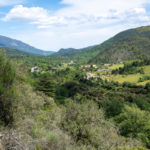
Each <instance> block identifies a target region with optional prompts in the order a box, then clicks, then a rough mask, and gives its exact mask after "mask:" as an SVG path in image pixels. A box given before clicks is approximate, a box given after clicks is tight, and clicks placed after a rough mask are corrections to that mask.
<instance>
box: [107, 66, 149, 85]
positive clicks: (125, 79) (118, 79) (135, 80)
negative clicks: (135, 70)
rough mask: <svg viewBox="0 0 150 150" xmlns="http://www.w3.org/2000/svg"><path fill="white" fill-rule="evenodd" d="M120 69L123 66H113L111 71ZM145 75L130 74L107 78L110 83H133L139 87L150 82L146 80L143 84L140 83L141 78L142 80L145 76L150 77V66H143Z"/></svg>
mask: <svg viewBox="0 0 150 150" xmlns="http://www.w3.org/2000/svg"><path fill="white" fill-rule="evenodd" d="M119 67H123V64H118V65H113V66H111V67H109V68H110V69H117V68H119ZM142 68H143V70H144V74H130V75H110V76H108V77H107V79H108V80H109V81H116V82H119V83H123V82H131V83H136V84H137V85H145V84H146V83H148V82H150V80H146V81H143V82H138V81H139V78H142V77H144V76H149V75H150V65H148V66H143V67H142Z"/></svg>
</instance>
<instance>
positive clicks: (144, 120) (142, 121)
mask: <svg viewBox="0 0 150 150" xmlns="http://www.w3.org/2000/svg"><path fill="white" fill-rule="evenodd" d="M116 122H117V123H119V125H120V133H121V135H124V136H126V137H135V138H140V139H141V140H142V141H143V142H144V143H145V144H146V145H147V146H148V147H150V113H149V112H146V111H142V110H140V109H139V108H137V106H132V107H129V106H127V105H126V106H125V109H124V110H123V112H122V113H121V114H120V115H119V116H118V117H116Z"/></svg>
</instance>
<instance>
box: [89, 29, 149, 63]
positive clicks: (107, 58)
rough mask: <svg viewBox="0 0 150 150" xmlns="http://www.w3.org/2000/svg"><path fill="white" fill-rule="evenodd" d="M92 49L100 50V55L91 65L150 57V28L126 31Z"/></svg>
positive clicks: (92, 60)
mask: <svg viewBox="0 0 150 150" xmlns="http://www.w3.org/2000/svg"><path fill="white" fill-rule="evenodd" d="M92 49H96V50H99V54H98V55H97V56H95V57H94V58H92V59H91V60H90V61H89V63H117V62H121V61H126V60H132V59H140V58H147V57H150V26H146V27H140V28H136V29H130V30H126V31H124V32H121V33H119V34H117V35H116V36H114V37H113V38H111V39H109V40H107V41H105V42H104V43H102V44H100V45H98V46H96V47H93V48H92ZM92 49H91V50H92Z"/></svg>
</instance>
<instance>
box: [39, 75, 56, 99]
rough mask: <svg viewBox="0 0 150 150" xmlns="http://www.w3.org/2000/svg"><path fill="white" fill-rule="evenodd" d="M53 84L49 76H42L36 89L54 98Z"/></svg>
mask: <svg viewBox="0 0 150 150" xmlns="http://www.w3.org/2000/svg"><path fill="white" fill-rule="evenodd" d="M54 86H55V85H54V82H53V81H52V79H51V76H50V74H46V73H45V74H42V75H41V77H40V79H39V82H38V83H37V86H36V89H37V90H39V91H42V92H43V93H45V94H46V95H48V96H50V97H54V94H55V87H54Z"/></svg>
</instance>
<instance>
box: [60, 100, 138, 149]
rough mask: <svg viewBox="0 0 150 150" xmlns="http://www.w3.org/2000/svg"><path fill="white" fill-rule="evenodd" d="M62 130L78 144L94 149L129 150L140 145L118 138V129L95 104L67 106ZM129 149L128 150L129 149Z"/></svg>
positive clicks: (71, 104)
mask: <svg viewBox="0 0 150 150" xmlns="http://www.w3.org/2000/svg"><path fill="white" fill-rule="evenodd" d="M62 115H63V118H62V122H61V126H62V129H63V130H65V131H66V132H68V133H69V134H70V135H71V136H72V137H73V139H74V140H76V141H77V143H78V144H81V143H82V144H85V145H91V146H92V147H93V148H94V149H104V150H106V149H109V150H116V149H120V150H121V149H122V150H123V149H125V147H126V149H129V148H131V147H134V146H135V147H138V145H140V143H138V142H137V141H134V140H133V141H132V142H131V143H132V144H131V143H130V141H129V139H124V138H123V137H121V136H118V134H117V130H116V128H115V127H114V126H113V124H112V123H111V122H109V121H106V120H105V119H104V115H103V112H102V111H101V110H99V109H98V107H97V105H96V104H95V103H93V102H86V103H85V102H84V103H82V104H80V103H73V102H70V103H69V105H67V108H66V110H65V112H64V113H63V114H62ZM127 147H128V148H127Z"/></svg>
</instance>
